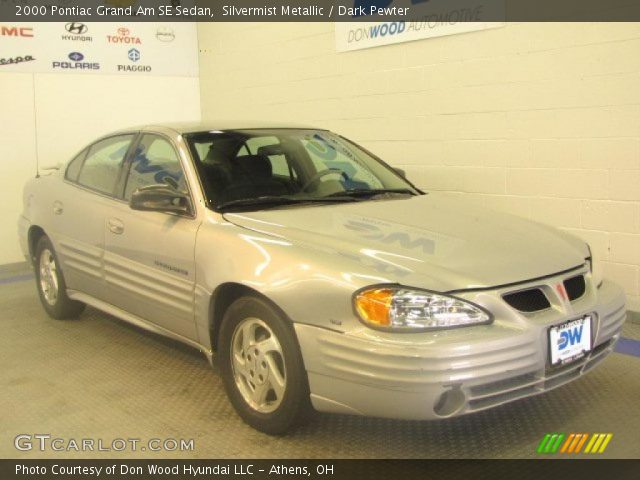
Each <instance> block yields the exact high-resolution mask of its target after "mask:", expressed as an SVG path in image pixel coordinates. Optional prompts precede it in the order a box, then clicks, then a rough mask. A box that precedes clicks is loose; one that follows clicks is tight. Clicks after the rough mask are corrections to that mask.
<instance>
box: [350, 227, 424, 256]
mask: <svg viewBox="0 0 640 480" xmlns="http://www.w3.org/2000/svg"><path fill="white" fill-rule="evenodd" d="M345 227H346V228H348V229H349V230H353V231H354V232H357V233H359V234H360V236H361V237H363V238H367V239H370V240H378V241H380V242H382V243H386V244H392V243H396V244H399V245H400V247H402V248H404V249H407V250H413V249H415V248H420V249H422V251H423V252H424V253H426V254H428V255H433V253H434V251H435V242H434V241H433V240H431V239H429V238H424V237H417V238H411V237H410V236H409V234H407V233H405V232H391V233H389V234H387V233H385V232H383V231H382V230H381V229H380V227H378V226H376V225H372V224H370V223H364V222H356V221H353V220H349V221H348V222H347V223H346V224H345Z"/></svg>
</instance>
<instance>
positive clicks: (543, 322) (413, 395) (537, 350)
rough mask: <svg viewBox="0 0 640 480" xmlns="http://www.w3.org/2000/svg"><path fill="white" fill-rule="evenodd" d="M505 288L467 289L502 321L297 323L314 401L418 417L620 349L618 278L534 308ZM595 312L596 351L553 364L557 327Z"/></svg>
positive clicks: (571, 370)
mask: <svg viewBox="0 0 640 480" xmlns="http://www.w3.org/2000/svg"><path fill="white" fill-rule="evenodd" d="M559 280H560V279H559V278H557V279H554V278H551V279H548V280H545V282H549V283H550V284H553V282H557V281H559ZM525 285H526V284H525ZM501 293H502V292H501V291H494V292H481V293H470V294H468V295H465V298H468V299H473V300H474V301H475V302H476V303H479V304H481V305H482V306H484V307H486V308H488V309H489V310H490V311H492V312H493V313H494V315H495V316H496V319H495V321H494V323H493V324H491V325H486V326H477V327H466V328H460V329H454V330H449V331H439V332H432V333H421V334H388V333H386V334H382V333H379V332H374V331H372V330H370V329H367V328H365V327H363V328H362V329H359V330H357V331H354V332H349V333H340V332H336V331H332V330H327V329H322V328H318V327H314V326H309V325H303V324H295V329H296V333H297V336H298V340H299V343H300V347H301V350H302V356H303V359H304V362H305V367H306V369H307V372H308V376H309V386H310V390H311V401H312V403H313V406H314V407H315V408H316V409H317V410H320V411H329V412H336V413H349V414H359V415H367V416H375V417H386V418H398V419H414V420H419V419H434V418H444V417H451V416H455V415H462V414H466V413H471V412H475V411H479V410H484V409H487V408H491V407H494V406H497V405H501V404H503V403H506V402H510V401H513V400H517V399H520V398H524V397H528V396H532V395H536V394H539V393H543V392H546V391H548V390H551V389H553V388H555V387H558V386H560V385H563V384H565V383H567V382H570V381H572V380H575V379H576V378H578V377H580V376H582V375H583V374H584V373H586V372H588V371H589V370H591V369H592V368H593V367H594V366H596V365H597V364H598V363H600V362H601V361H602V360H603V359H604V358H605V357H606V356H607V355H608V354H610V353H611V352H612V351H613V349H614V346H615V342H616V340H617V339H618V338H619V336H620V331H621V329H622V325H623V323H624V320H625V318H626V311H625V306H624V302H625V297H624V293H623V292H622V290H621V289H620V288H619V287H618V286H617V285H615V284H613V283H611V282H606V281H605V282H604V283H603V284H602V286H601V287H600V288H595V286H593V285H591V282H589V286H588V288H587V292H586V293H585V295H584V296H583V297H581V298H580V299H578V300H576V301H575V302H571V305H569V304H567V305H565V306H564V307H560V306H555V305H554V306H553V308H551V309H549V310H548V311H545V312H543V313H538V314H534V315H531V314H530V315H524V314H521V313H519V312H517V311H515V310H513V309H511V308H510V307H508V305H506V304H505V303H504V301H502V299H501ZM586 314H591V315H592V316H593V318H594V324H593V333H592V336H593V338H592V350H591V352H590V353H589V354H588V355H586V356H585V357H583V358H582V359H580V360H578V361H576V362H574V363H571V364H569V365H566V366H564V367H560V368H557V369H553V370H551V369H549V367H548V360H547V358H548V351H547V349H548V347H547V331H548V329H549V327H550V326H551V325H556V324H559V323H563V322H564V321H567V320H569V319H572V318H579V317H581V316H583V315H586Z"/></svg>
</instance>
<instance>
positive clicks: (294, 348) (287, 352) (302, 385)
mask: <svg viewBox="0 0 640 480" xmlns="http://www.w3.org/2000/svg"><path fill="white" fill-rule="evenodd" d="M249 317H254V318H259V319H260V320H262V321H264V322H265V323H266V324H267V325H268V326H269V328H271V329H272V330H273V333H274V334H275V335H276V337H277V338H278V341H279V342H280V346H281V347H282V353H283V357H284V364H285V369H286V372H287V386H286V389H285V393H284V397H283V399H282V402H281V403H280V405H279V406H278V408H277V409H276V410H275V411H273V412H271V413H266V414H265V413H261V412H257V411H255V410H254V409H253V408H251V407H250V406H249V405H248V404H247V402H246V401H245V400H244V398H243V397H242V394H241V393H240V391H239V390H238V387H237V386H236V383H235V379H234V376H233V367H232V365H231V348H232V347H231V342H232V338H233V333H234V331H235V329H236V327H237V326H238V325H239V324H240V322H242V321H243V320H244V319H246V318H249ZM218 345H219V348H218V352H219V359H220V368H221V371H222V379H223V382H224V386H225V390H226V392H227V395H228V397H229V400H230V401H231V403H232V405H233V406H234V408H235V409H236V411H237V412H238V414H239V415H240V417H241V418H242V419H243V420H244V421H245V422H246V423H247V424H249V425H251V426H252V427H254V428H256V429H257V430H260V431H262V432H265V433H268V434H271V435H280V434H283V433H286V431H288V430H289V429H291V428H292V427H293V426H295V425H297V424H299V423H301V422H302V421H303V420H304V419H305V417H306V416H307V415H308V413H309V412H310V410H311V407H310V399H309V383H308V379H307V372H306V370H305V368H304V363H303V361H302V354H301V353H300V347H299V345H298V341H297V338H296V335H295V331H294V329H293V326H292V324H291V322H290V321H289V320H287V319H285V318H284V315H282V313H281V312H279V311H278V309H276V308H275V307H274V306H272V305H271V304H270V303H269V302H267V301H265V300H264V299H261V298H258V297H253V296H247V297H242V298H240V299H238V300H236V301H235V302H234V303H233V304H232V305H231V306H230V307H229V308H228V309H227V311H226V312H225V315H224V318H223V323H222V326H221V328H220V336H219V342H218Z"/></svg>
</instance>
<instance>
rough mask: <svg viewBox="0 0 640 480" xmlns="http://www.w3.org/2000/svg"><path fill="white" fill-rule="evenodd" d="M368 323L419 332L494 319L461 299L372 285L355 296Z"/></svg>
mask: <svg viewBox="0 0 640 480" xmlns="http://www.w3.org/2000/svg"><path fill="white" fill-rule="evenodd" d="M354 304H355V309H356V312H357V313H358V316H359V317H360V319H361V320H362V321H363V323H365V324H366V325H368V326H370V327H374V328H376V327H377V328H384V329H389V330H396V331H414V332H415V331H420V330H437V329H443V328H454V327H463V326H471V325H480V324H485V323H489V322H491V321H492V317H491V314H490V313H489V312H487V311H486V310H484V309H483V308H482V307H480V306H478V305H475V304H473V303H471V302H468V301H466V300H462V299H460V298H456V297H451V296H449V295H442V294H439V293H434V292H427V291H421V290H410V289H406V288H401V287H398V288H375V287H374V288H371V289H368V290H362V291H360V292H358V293H357V294H356V296H355V297H354Z"/></svg>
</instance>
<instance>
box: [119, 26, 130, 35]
mask: <svg viewBox="0 0 640 480" xmlns="http://www.w3.org/2000/svg"><path fill="white" fill-rule="evenodd" d="M118 35H120V36H121V37H128V36H129V29H128V28H125V27H120V28H119V29H118Z"/></svg>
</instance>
